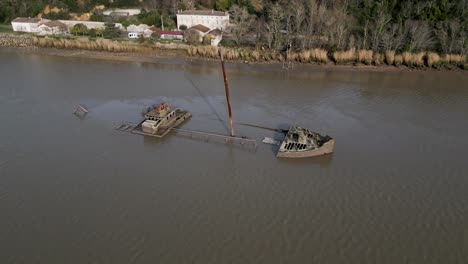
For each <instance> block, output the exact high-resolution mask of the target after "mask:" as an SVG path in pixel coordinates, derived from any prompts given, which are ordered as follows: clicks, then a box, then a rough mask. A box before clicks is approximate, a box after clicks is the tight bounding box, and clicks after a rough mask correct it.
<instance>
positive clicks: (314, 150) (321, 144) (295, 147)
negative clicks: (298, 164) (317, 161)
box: [276, 126, 335, 158]
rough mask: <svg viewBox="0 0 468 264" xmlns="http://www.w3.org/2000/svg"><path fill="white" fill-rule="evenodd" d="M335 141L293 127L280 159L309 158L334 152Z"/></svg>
mask: <svg viewBox="0 0 468 264" xmlns="http://www.w3.org/2000/svg"><path fill="white" fill-rule="evenodd" d="M334 146H335V140H334V139H333V138H331V137H329V136H322V135H320V134H318V133H316V132H313V131H311V130H309V129H306V128H302V127H297V126H292V127H291V128H290V129H289V130H288V132H287V133H286V136H285V137H284V139H283V142H282V143H281V145H280V148H279V150H278V153H277V154H276V157H278V158H307V157H315V156H320V155H324V154H328V153H332V152H333V148H334Z"/></svg>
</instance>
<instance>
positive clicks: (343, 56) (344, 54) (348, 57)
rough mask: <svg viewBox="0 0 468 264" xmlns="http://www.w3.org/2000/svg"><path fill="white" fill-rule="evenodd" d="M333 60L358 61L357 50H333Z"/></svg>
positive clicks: (341, 61)
mask: <svg viewBox="0 0 468 264" xmlns="http://www.w3.org/2000/svg"><path fill="white" fill-rule="evenodd" d="M333 60H334V61H335V62H336V63H338V64H341V63H352V62H355V61H356V50H355V49H350V50H347V51H335V52H333Z"/></svg>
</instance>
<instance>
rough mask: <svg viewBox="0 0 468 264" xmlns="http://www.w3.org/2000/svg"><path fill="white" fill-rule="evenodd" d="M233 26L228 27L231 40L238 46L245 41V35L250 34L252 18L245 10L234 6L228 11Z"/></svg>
mask: <svg viewBox="0 0 468 264" xmlns="http://www.w3.org/2000/svg"><path fill="white" fill-rule="evenodd" d="M230 13H231V17H232V20H231V22H232V24H233V26H232V27H230V31H231V33H232V38H233V39H234V41H235V42H236V44H237V45H238V46H239V45H241V44H242V43H243V42H244V40H245V39H246V34H247V33H248V32H250V30H251V28H252V25H253V22H254V18H253V16H252V15H250V14H249V12H248V11H247V8H245V7H239V6H237V5H234V6H232V7H231V10H230Z"/></svg>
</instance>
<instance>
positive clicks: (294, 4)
mask: <svg viewBox="0 0 468 264" xmlns="http://www.w3.org/2000/svg"><path fill="white" fill-rule="evenodd" d="M288 13H289V16H290V17H291V18H292V22H294V23H293V25H292V30H293V32H294V33H296V34H297V33H300V32H301V28H302V23H303V22H304V20H305V15H306V10H305V6H304V3H303V1H302V0H292V1H291V2H290V3H289V8H288Z"/></svg>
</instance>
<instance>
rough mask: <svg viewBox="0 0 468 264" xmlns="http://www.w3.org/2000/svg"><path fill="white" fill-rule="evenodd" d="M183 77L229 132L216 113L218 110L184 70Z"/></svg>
mask: <svg viewBox="0 0 468 264" xmlns="http://www.w3.org/2000/svg"><path fill="white" fill-rule="evenodd" d="M184 77H185V79H187V80H188V81H189V82H190V84H191V85H192V87H193V88H194V89H195V90H196V91H197V93H198V94H199V95H200V97H201V98H202V99H203V101H205V103H206V104H207V105H208V107H209V108H210V109H211V111H212V112H213V113H214V114H215V115H216V118H217V120H218V121H219V122H220V123H221V124H222V125H223V127H224V128H225V129H226V131H227V132H229V128H228V126H227V125H226V123H225V122H224V121H223V119H222V118H221V116H220V115H219V114H218V112H217V111H216V109H215V108H214V106H213V105H212V104H211V103H210V101H208V99H207V98H206V96H205V95H204V94H203V93H202V91H201V90H200V88H198V86H197V85H196V84H195V82H194V81H193V80H192V79H191V78H190V77H189V76H187V74H186V71H184Z"/></svg>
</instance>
